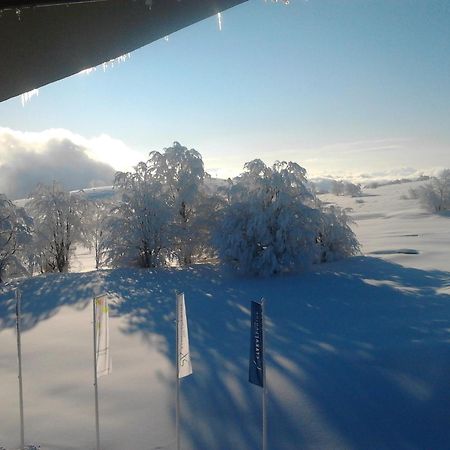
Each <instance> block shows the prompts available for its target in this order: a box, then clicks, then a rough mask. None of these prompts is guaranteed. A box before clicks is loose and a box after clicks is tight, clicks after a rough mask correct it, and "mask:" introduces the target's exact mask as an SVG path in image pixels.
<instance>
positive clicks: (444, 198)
mask: <svg viewBox="0 0 450 450" xmlns="http://www.w3.org/2000/svg"><path fill="white" fill-rule="evenodd" d="M416 194H417V196H418V197H419V199H420V202H421V203H422V205H423V206H424V207H425V208H427V209H429V210H431V211H434V212H442V211H449V210H450V169H445V170H443V171H442V172H441V173H440V174H439V175H438V176H437V177H433V178H431V181H430V183H427V184H426V185H425V186H421V187H419V188H418V189H417V190H416Z"/></svg>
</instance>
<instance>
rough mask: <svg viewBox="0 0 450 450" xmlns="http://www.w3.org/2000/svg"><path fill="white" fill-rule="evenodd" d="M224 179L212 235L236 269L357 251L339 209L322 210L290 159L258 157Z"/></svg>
mask: <svg viewBox="0 0 450 450" xmlns="http://www.w3.org/2000/svg"><path fill="white" fill-rule="evenodd" d="M244 170H245V171H244V173H243V174H242V175H240V176H239V177H237V178H235V179H234V180H232V181H231V182H230V186H229V189H228V192H227V196H226V198H227V206H226V207H225V208H224V210H223V213H222V218H221V221H220V225H219V227H218V230H217V234H216V243H217V247H218V250H219V255H220V257H221V258H222V260H223V261H224V262H226V263H228V264H230V265H231V266H233V267H234V268H236V269H237V270H238V271H240V272H242V273H251V274H255V275H272V274H276V273H279V272H283V271H294V270H299V269H302V268H304V267H307V266H309V265H311V264H313V263H318V262H325V261H330V260H335V259H338V258H342V257H345V256H349V255H353V254H355V253H356V252H357V251H358V243H357V240H356V238H355V236H354V234H353V232H352V231H351V229H350V228H349V226H348V220H347V218H346V216H345V214H343V213H342V212H341V211H340V210H339V209H337V208H328V209H323V208H322V207H321V205H320V202H319V201H318V199H317V198H316V197H315V195H314V193H313V192H312V191H311V190H310V189H309V188H308V183H307V179H306V170H305V169H303V168H302V167H300V166H299V165H298V164H296V163H294V162H276V163H275V164H274V165H273V166H272V167H268V166H266V165H265V164H264V163H263V162H262V161H261V160H259V159H257V160H254V161H251V162H249V163H247V164H245V166H244Z"/></svg>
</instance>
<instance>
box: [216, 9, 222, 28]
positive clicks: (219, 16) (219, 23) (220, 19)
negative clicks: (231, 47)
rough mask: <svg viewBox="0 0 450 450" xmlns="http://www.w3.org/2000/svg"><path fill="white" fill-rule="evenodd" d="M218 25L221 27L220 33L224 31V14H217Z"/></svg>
mask: <svg viewBox="0 0 450 450" xmlns="http://www.w3.org/2000/svg"><path fill="white" fill-rule="evenodd" d="M217 24H218V25H219V31H222V13H220V12H218V13H217Z"/></svg>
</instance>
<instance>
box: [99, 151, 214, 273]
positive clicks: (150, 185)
mask: <svg viewBox="0 0 450 450" xmlns="http://www.w3.org/2000/svg"><path fill="white" fill-rule="evenodd" d="M205 176H206V173H205V171H204V167H203V161H202V157H201V155H200V153H198V152H197V151H196V150H194V149H190V150H189V149H187V148H186V147H184V146H182V145H181V144H179V143H178V142H174V144H173V145H172V147H168V148H165V149H164V150H163V151H162V152H156V151H154V152H151V153H150V154H149V159H148V161H147V162H140V163H139V164H138V166H137V167H136V168H135V171H134V172H128V173H122V172H120V173H118V174H117V175H116V180H115V185H114V186H115V189H116V190H117V191H118V192H119V193H120V195H121V200H120V202H119V205H118V206H117V207H116V208H114V209H113V210H112V214H111V217H110V218H108V228H109V232H108V239H107V246H108V249H109V250H108V253H109V262H110V264H112V265H129V264H132V265H138V266H142V267H157V266H160V265H163V264H166V263H168V262H170V261H176V262H177V263H178V264H180V265H186V264H190V263H191V262H192V261H193V259H194V258H198V257H200V256H203V255H205V254H206V253H208V249H209V247H208V244H209V230H210V227H209V226H208V222H209V221H208V219H209V217H208V209H209V208H213V206H212V204H211V198H210V197H209V196H208V195H207V191H206V189H205V188H204V185H203V183H204V179H205ZM115 230H116V231H115ZM124 230H126V233H124Z"/></svg>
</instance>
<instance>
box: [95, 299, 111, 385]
mask: <svg viewBox="0 0 450 450" xmlns="http://www.w3.org/2000/svg"><path fill="white" fill-rule="evenodd" d="M94 301H95V317H96V323H95V332H96V341H97V348H96V357H97V377H102V376H103V375H109V374H110V373H111V371H112V365H111V354H110V351H109V307H108V296H107V295H102V296H101V297H96V298H95V299H94Z"/></svg>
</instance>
